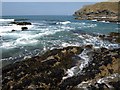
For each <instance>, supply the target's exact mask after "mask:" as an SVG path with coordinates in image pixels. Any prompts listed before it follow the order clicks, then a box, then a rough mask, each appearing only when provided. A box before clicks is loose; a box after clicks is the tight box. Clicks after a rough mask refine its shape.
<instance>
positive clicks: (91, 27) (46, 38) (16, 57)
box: [0, 15, 119, 66]
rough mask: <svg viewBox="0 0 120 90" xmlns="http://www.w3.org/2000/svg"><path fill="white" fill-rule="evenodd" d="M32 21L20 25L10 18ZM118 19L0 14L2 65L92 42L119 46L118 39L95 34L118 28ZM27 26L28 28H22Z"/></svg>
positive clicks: (95, 45) (104, 45) (98, 45)
mask: <svg viewBox="0 0 120 90" xmlns="http://www.w3.org/2000/svg"><path fill="white" fill-rule="evenodd" d="M13 21H16V22H18V21H19V22H31V23H32V25H26V26H20V25H15V24H10V22H13ZM118 25H119V24H118V23H110V22H104V21H101V22H98V21H96V20H76V19H75V16H72V15H71V16H70V15H35V16H33V15H30V16H22V15H21V16H2V18H1V19H0V51H2V58H1V59H0V61H3V66H5V65H7V64H9V63H14V62H16V61H20V60H23V59H26V58H30V57H33V56H37V55H42V54H43V53H45V52H46V51H48V50H53V49H55V48H62V47H67V46H81V45H88V44H92V45H93V46H94V47H95V48H99V47H106V48H118V47H119V45H118V44H117V43H111V42H109V41H103V40H101V39H99V38H98V35H101V34H105V35H107V34H109V33H110V32H118V29H119V28H118ZM21 27H28V30H24V31H22V30H21ZM12 30H15V31H12Z"/></svg>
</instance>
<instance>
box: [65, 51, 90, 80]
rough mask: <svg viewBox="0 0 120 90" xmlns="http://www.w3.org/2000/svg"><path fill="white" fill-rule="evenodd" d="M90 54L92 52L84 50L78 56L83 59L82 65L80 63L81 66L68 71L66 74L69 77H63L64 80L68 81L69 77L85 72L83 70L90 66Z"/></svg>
mask: <svg viewBox="0 0 120 90" xmlns="http://www.w3.org/2000/svg"><path fill="white" fill-rule="evenodd" d="M89 52H90V51H89V50H87V49H84V50H83V51H82V53H81V54H79V55H78V56H79V57H80V58H81V59H82V60H81V63H80V66H79V65H77V66H74V67H72V68H70V69H68V70H67V72H66V73H67V76H65V77H63V79H66V78H69V77H72V76H74V75H77V74H79V73H80V72H81V71H82V70H83V68H84V67H86V66H87V65H88V62H89V61H90V60H89V56H88V55H87V54H88V53H89Z"/></svg>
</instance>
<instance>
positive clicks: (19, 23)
mask: <svg viewBox="0 0 120 90" xmlns="http://www.w3.org/2000/svg"><path fill="white" fill-rule="evenodd" d="M10 24H16V25H32V24H31V23H30V22H11V23H10Z"/></svg>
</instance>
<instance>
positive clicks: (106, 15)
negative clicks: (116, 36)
mask: <svg viewBox="0 0 120 90" xmlns="http://www.w3.org/2000/svg"><path fill="white" fill-rule="evenodd" d="M119 5H120V4H119V2H101V3H96V4H93V5H87V6H84V7H83V8H81V9H80V10H78V11H76V12H75V13H74V15H75V16H77V17H76V19H80V20H85V19H86V20H98V21H109V22H119V20H118V16H119V15H118V12H119V8H118V7H119Z"/></svg>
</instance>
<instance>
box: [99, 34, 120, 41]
mask: <svg viewBox="0 0 120 90" xmlns="http://www.w3.org/2000/svg"><path fill="white" fill-rule="evenodd" d="M99 37H100V38H101V39H102V40H108V41H109V42H112V43H120V33H119V32H111V33H109V34H108V35H99Z"/></svg>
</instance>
